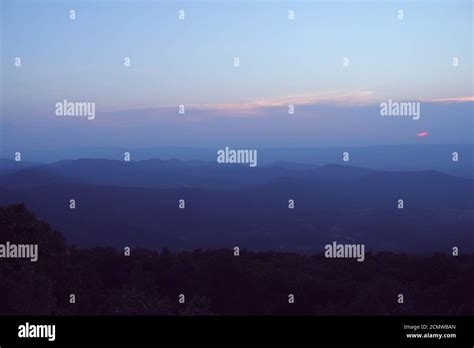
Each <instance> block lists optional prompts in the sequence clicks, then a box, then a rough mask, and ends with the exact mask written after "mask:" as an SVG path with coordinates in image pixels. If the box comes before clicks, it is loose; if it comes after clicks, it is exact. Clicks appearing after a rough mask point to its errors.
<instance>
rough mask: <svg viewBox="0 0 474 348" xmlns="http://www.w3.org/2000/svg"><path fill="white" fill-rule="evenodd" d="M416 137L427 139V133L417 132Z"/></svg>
mask: <svg viewBox="0 0 474 348" xmlns="http://www.w3.org/2000/svg"><path fill="white" fill-rule="evenodd" d="M416 136H417V137H427V136H428V132H419V133H416Z"/></svg>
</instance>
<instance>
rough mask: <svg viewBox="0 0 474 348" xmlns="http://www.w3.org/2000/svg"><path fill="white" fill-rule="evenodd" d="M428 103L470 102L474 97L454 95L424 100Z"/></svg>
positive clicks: (473, 100)
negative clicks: (453, 96) (452, 96)
mask: <svg viewBox="0 0 474 348" xmlns="http://www.w3.org/2000/svg"><path fill="white" fill-rule="evenodd" d="M426 101H427V102H430V103H470V102H474V97H472V96H471V97H455V98H441V99H431V100H426Z"/></svg>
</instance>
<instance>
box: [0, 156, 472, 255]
mask: <svg viewBox="0 0 474 348" xmlns="http://www.w3.org/2000/svg"><path fill="white" fill-rule="evenodd" d="M287 166H288V164H287ZM71 198H73V199H75V200H76V202H77V207H76V209H74V210H71V209H70V208H69V200H70V199H71ZM181 199H184V200H185V209H179V206H178V202H179V201H180V200H181ZM290 199H291V200H293V201H294V204H295V206H294V209H289V200H290ZM399 199H403V200H404V209H401V210H400V209H398V208H397V202H398V200H399ZM12 203H24V204H26V206H27V207H28V208H29V209H32V210H33V211H35V212H37V214H38V216H40V217H41V218H44V219H46V220H47V221H48V222H50V223H51V224H52V225H53V226H55V227H57V228H59V229H61V230H62V231H63V232H64V234H65V236H66V237H67V238H68V240H69V241H70V242H72V243H77V244H78V245H83V246H115V247H123V245H135V246H147V247H151V248H162V247H165V246H166V247H170V248H172V249H178V250H182V249H184V250H188V249H193V248H210V247H233V246H235V245H239V246H242V247H247V248H250V249H256V250H266V249H271V250H292V251H297V252H319V251H321V248H322V246H323V245H324V244H326V243H328V242H332V241H334V240H336V241H339V242H341V241H342V242H343V241H349V242H360V243H365V244H366V246H367V250H393V251H410V252H415V253H422V252H433V251H446V248H451V247H452V246H453V245H462V247H463V248H464V249H465V250H471V251H474V237H473V233H472V231H473V230H474V180H470V179H464V178H459V177H455V176H450V175H447V174H444V173H440V172H437V171H419V172H404V171H402V172H387V171H376V170H372V169H367V168H358V167H350V166H342V165H325V166H321V167H316V168H301V167H298V169H287V168H281V165H279V164H277V165H276V167H267V166H265V167H257V168H249V167H247V166H234V165H221V164H217V163H209V162H200V161H189V162H183V161H178V160H167V161H163V160H146V161H138V162H123V161H115V160H99V159H94V160H88V159H82V160H67V161H60V162H56V163H52V164H46V165H35V166H32V167H29V168H23V167H22V168H18V171H16V172H11V171H10V169H9V171H8V172H7V173H4V174H2V175H0V205H6V204H12Z"/></svg>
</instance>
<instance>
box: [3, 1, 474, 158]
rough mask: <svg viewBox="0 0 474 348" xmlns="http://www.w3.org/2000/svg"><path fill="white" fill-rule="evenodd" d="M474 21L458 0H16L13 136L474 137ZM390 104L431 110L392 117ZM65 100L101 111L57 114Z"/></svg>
mask: <svg viewBox="0 0 474 348" xmlns="http://www.w3.org/2000/svg"><path fill="white" fill-rule="evenodd" d="M70 10H74V11H75V15H76V17H75V19H70ZM180 10H184V11H185V18H184V19H179V18H178V15H179V11H180ZM290 10H291V11H294V19H292V20H290V19H289V18H288V16H289V11H290ZM400 10H401V11H403V19H400V12H399V11H400ZM472 18H473V3H472V1H456V0H454V1H409V2H403V1H396V2H395V1H383V2H375V1H336V2H330V1H292V2H285V1H68V2H66V1H42V0H37V1H21V0H20V1H11V0H3V1H2V2H1V22H2V25H1V37H2V47H1V60H2V61H1V66H2V70H1V73H2V75H1V87H2V89H1V100H2V115H1V123H0V126H1V129H0V135H1V136H2V139H1V142H0V145H1V146H2V147H3V148H4V149H8V151H10V150H12V149H16V148H18V149H20V148H21V149H31V148H35V149H38V148H45V149H48V148H62V147H64V148H65V147H73V146H131V147H146V146H195V147H213V146H222V145H235V146H278V147H285V146H288V147H293V146H337V145H341V144H349V145H381V144H382V145H383V144H406V143H417V142H424V143H473V132H474V129H473V125H474V123H473V101H474V99H473V95H474V93H473V80H474V75H473V66H472V64H473V52H472V50H473V46H472V45H473V21H472ZM17 57H20V58H21V67H16V66H15V58H17ZM125 57H129V58H130V66H129V67H125V66H124V59H125ZM236 57H237V58H238V59H239V63H240V64H239V66H238V67H235V66H234V58H236ZM454 57H456V59H457V60H458V62H459V64H458V66H456V67H453V64H452V63H453V58H454ZM344 58H347V59H348V61H347V62H348V66H344V65H343V63H344ZM389 99H390V100H393V101H399V102H420V104H421V117H420V119H419V120H413V119H412V118H410V117H382V116H381V115H380V103H382V102H387V101H388V100H389ZM63 100H68V101H71V102H90V103H95V108H96V115H95V118H94V119H93V120H87V118H84V117H82V118H81V117H57V116H56V115H55V105H56V103H58V102H62V101H63ZM290 104H291V105H294V110H295V112H294V114H289V113H288V106H289V105H290ZM179 105H184V106H185V113H184V114H179V112H178V110H179Z"/></svg>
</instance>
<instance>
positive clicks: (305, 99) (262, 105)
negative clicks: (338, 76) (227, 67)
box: [160, 91, 376, 115]
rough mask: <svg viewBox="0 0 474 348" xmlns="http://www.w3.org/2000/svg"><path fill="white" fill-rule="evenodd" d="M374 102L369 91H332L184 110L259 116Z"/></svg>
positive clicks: (188, 107) (165, 106) (187, 107)
mask: <svg viewBox="0 0 474 348" xmlns="http://www.w3.org/2000/svg"><path fill="white" fill-rule="evenodd" d="M374 102H376V97H375V93H374V92H371V91H352V92H347V91H333V92H316V93H305V94H300V95H289V96H284V97H277V98H266V99H256V100H253V101H248V102H242V103H214V104H212V103H211V104H187V105H185V107H186V109H190V110H202V111H208V112H211V113H218V114H219V115H236V114H238V115H242V114H243V115H259V114H263V113H264V112H265V109H268V108H282V107H284V108H287V107H288V106H289V105H294V106H301V105H318V104H319V105H334V106H363V105H370V104H373V103H374ZM160 107H163V108H177V107H178V106H177V105H162V106H160Z"/></svg>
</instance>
